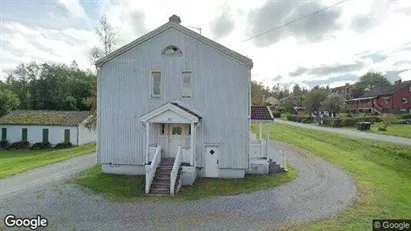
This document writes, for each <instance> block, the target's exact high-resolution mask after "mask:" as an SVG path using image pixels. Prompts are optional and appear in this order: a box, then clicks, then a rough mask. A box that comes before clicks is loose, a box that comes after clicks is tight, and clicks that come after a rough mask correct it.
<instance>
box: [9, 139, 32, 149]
mask: <svg viewBox="0 0 411 231" xmlns="http://www.w3.org/2000/svg"><path fill="white" fill-rule="evenodd" d="M29 147H30V143H29V142H28V141H19V142H14V143H12V144H11V145H10V146H8V147H7V148H6V149H7V150H11V149H21V148H29Z"/></svg>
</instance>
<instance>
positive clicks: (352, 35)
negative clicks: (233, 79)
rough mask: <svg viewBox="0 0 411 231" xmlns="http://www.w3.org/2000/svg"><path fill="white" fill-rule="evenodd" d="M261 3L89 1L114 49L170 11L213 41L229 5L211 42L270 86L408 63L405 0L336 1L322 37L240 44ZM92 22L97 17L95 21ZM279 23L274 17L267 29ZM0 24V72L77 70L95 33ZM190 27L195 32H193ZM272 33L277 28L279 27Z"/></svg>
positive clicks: (410, 18)
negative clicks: (335, 16) (27, 67)
mask: <svg viewBox="0 0 411 231" xmlns="http://www.w3.org/2000/svg"><path fill="white" fill-rule="evenodd" d="M59 1H60V2H61V3H63V4H64V6H65V8H66V9H67V10H68V11H69V12H70V15H73V16H74V17H76V18H77V19H79V18H82V19H83V20H84V21H85V23H88V22H89V21H90V19H88V16H87V15H86V14H85V11H84V9H83V8H82V6H81V5H80V4H79V1H77V0H76V1H62V0H59ZM265 2H266V1H265V0H258V1H246V0H238V1H235V2H232V1H226V2H221V1H219V0H210V1H207V2H197V1H190V0H180V1H179V0H170V1H159V0H158V1H157V0H151V1H142V0H137V1H99V2H96V4H99V5H98V6H96V9H97V10H99V11H100V12H99V14H100V15H103V14H106V15H107V16H108V18H109V21H110V22H111V23H112V24H113V26H114V28H115V30H116V32H117V34H118V36H119V38H120V39H121V40H120V41H119V44H118V45H119V46H121V45H124V44H125V43H127V42H131V41H132V40H134V39H136V38H138V37H139V36H141V35H143V34H144V33H147V32H149V31H151V30H153V29H155V28H157V27H158V26H160V25H162V24H164V23H166V22H167V21H168V17H169V16H171V15H172V14H177V15H179V16H180V17H181V19H182V25H184V26H195V27H201V29H202V31H201V32H202V34H203V35H204V36H206V37H208V38H213V34H212V32H211V28H210V22H212V21H213V20H214V18H215V15H216V13H217V12H219V10H220V9H221V8H222V7H223V6H224V7H228V8H230V10H229V12H230V15H231V16H232V18H233V19H234V20H235V28H234V30H233V31H232V32H231V33H230V34H228V35H227V36H226V37H223V38H222V39H221V40H218V41H217V42H219V43H221V44H223V45H225V46H227V47H229V48H231V49H234V50H235V51H237V52H240V53H241V54H243V55H246V56H248V57H250V58H252V59H253V61H254V69H253V70H252V78H253V80H257V81H262V82H263V83H264V84H266V85H268V86H270V87H271V86H273V85H274V84H276V83H277V82H279V83H280V84H284V85H287V86H290V85H292V84H293V83H299V84H301V82H302V81H305V82H309V81H313V80H327V79H329V78H332V77H336V75H338V74H341V75H343V74H355V75H361V74H364V73H365V72H367V71H369V70H376V71H381V72H385V71H400V70H405V69H409V68H410V65H411V63H410V62H406V61H407V60H408V61H411V60H410V57H411V54H410V53H411V50H410V51H409V52H407V51H405V50H404V49H403V50H401V49H399V47H401V46H404V44H405V43H407V42H409V41H411V33H410V32H409V30H407V29H406V28H405V27H404V25H408V24H411V14H408V15H407V14H404V13H403V12H404V11H405V10H406V9H410V8H407V7H410V6H411V4H410V3H407V2H410V1H401V0H400V1H396V2H390V4H388V1H373V0H363V1H348V2H346V3H343V4H340V5H338V6H336V7H338V9H341V10H342V15H341V17H340V19H339V22H340V23H341V24H342V28H341V29H339V30H337V31H336V32H335V33H333V36H332V37H329V38H328V39H326V40H324V41H317V42H314V43H301V42H300V40H299V38H298V37H288V38H286V39H283V40H281V41H279V42H278V43H276V44H273V45H271V46H268V47H264V48H257V47H256V46H255V45H254V44H253V42H252V41H248V42H243V43H239V42H240V41H242V40H244V39H246V38H247V36H246V33H245V32H246V25H247V23H248V18H247V15H248V13H249V12H250V11H251V10H253V9H256V8H258V7H261V6H263V5H264V3H265ZM323 3H324V5H330V4H333V3H335V1H333V0H327V1H323ZM51 13H52V12H51ZM358 16H371V19H372V20H373V21H372V22H373V23H374V24H375V25H373V27H372V28H370V29H368V30H366V31H364V32H361V33H359V32H356V31H355V30H354V29H353V28H352V27H351V25H352V20H353V19H354V18H355V17H358ZM93 20H94V21H95V22H96V21H97V20H98V18H94V19H93ZM303 20H304V19H303ZM95 22H94V23H95ZM281 23H282V22H279V21H278V22H277V21H273V22H272V28H274V27H276V26H279V25H280V24H281ZM3 27H4V29H5V30H4V31H3V40H9V41H10V42H8V45H7V46H6V45H4V46H3V53H2V54H1V56H2V57H1V58H2V68H3V69H7V68H8V67H9V66H10V65H12V64H14V65H15V66H17V64H18V63H19V62H23V61H26V60H29V59H31V58H33V59H34V58H36V59H38V60H44V61H46V60H49V61H55V62H66V63H67V62H70V61H71V60H73V59H75V60H77V62H78V63H79V64H80V67H84V68H86V67H90V63H89V61H88V56H87V53H88V50H89V49H90V48H91V47H92V46H93V45H95V44H98V38H96V36H95V35H94V31H93V30H92V27H90V29H89V30H80V29H76V28H75V27H74V26H73V28H68V29H65V30H46V29H44V28H39V27H27V26H26V25H24V24H19V23H15V22H8V23H4V25H3ZM6 27H7V28H6ZM6 29H7V30H6ZM192 30H194V31H195V29H192ZM261 32H263V31H261ZM271 33H281V29H280V30H275V31H272V32H271ZM11 40H13V41H11ZM23 48H24V49H25V50H26V51H25V53H24V55H22V56H21V55H16V51H18V50H21V49H23ZM360 53H367V54H373V53H379V54H383V55H385V56H387V58H386V59H385V60H383V61H381V62H379V63H377V62H375V61H373V60H372V59H371V58H364V57H360V56H359V54H360ZM356 62H364V63H366V66H365V67H364V68H362V69H356V70H351V71H349V70H346V71H344V72H342V73H338V74H328V75H327V74H324V75H317V76H316V75H310V74H302V75H300V76H298V77H294V78H293V77H290V76H289V73H291V72H294V71H295V70H297V69H298V68H300V67H304V68H318V67H322V66H324V67H327V66H330V65H336V64H339V65H346V64H353V63H356ZM6 67H7V68H6ZM2 75H3V76H4V73H3V74H1V73H0V78H1V76H2ZM278 75H281V76H282V78H281V79H280V80H279V81H273V80H272V79H273V78H274V77H276V76H278ZM337 81H340V80H337ZM341 81H342V80H341ZM350 81H352V80H350ZM343 82H344V81H342V82H341V83H343ZM347 82H349V81H347ZM333 84H337V83H333ZM338 84H340V83H338ZM307 87H308V86H307Z"/></svg>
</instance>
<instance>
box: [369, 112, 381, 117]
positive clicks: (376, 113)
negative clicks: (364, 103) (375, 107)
mask: <svg viewBox="0 0 411 231" xmlns="http://www.w3.org/2000/svg"><path fill="white" fill-rule="evenodd" d="M371 115H374V116H378V115H380V113H379V112H377V111H375V112H373V113H371Z"/></svg>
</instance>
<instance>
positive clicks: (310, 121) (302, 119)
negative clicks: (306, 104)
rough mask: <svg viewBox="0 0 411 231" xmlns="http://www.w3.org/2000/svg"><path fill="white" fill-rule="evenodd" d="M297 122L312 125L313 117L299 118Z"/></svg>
mask: <svg viewBox="0 0 411 231" xmlns="http://www.w3.org/2000/svg"><path fill="white" fill-rule="evenodd" d="M298 122H301V123H305V124H308V123H314V117H312V116H300V118H299V121H298Z"/></svg>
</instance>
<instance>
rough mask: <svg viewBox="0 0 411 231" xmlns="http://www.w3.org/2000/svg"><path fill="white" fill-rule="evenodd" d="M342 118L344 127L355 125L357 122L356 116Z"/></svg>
mask: <svg viewBox="0 0 411 231" xmlns="http://www.w3.org/2000/svg"><path fill="white" fill-rule="evenodd" d="M341 120H342V126H343V127H349V126H355V125H356V124H357V120H356V119H355V118H342V119H341Z"/></svg>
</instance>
